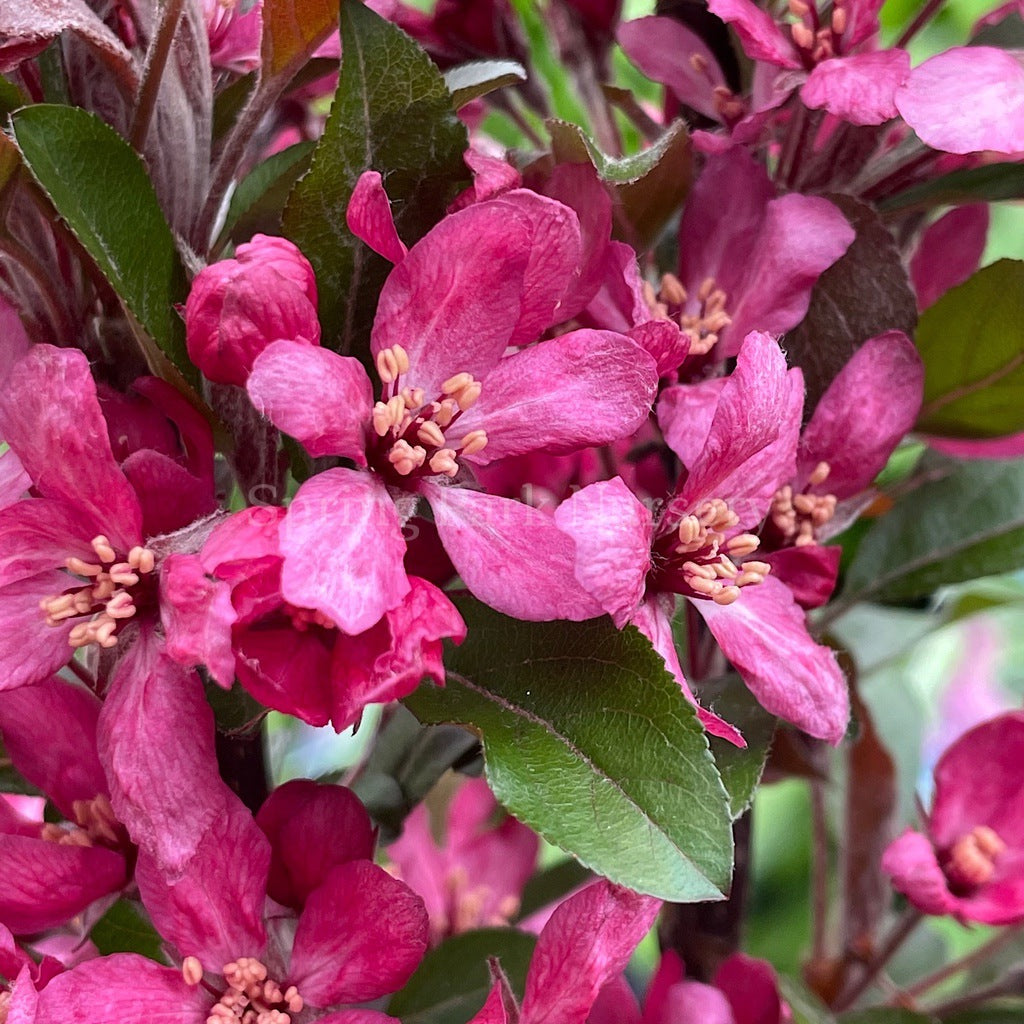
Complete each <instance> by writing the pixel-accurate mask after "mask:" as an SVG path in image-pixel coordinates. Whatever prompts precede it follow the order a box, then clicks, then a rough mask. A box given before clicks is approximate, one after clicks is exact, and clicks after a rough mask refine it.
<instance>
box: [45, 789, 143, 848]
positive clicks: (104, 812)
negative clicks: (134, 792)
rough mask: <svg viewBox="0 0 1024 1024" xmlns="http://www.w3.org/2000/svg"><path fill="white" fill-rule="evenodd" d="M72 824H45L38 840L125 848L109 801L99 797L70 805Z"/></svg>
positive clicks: (123, 836) (71, 844)
mask: <svg viewBox="0 0 1024 1024" xmlns="http://www.w3.org/2000/svg"><path fill="white" fill-rule="evenodd" d="M72 811H73V812H74V815H75V823H74V824H72V823H71V822H67V823H66V824H61V825H57V824H49V823H48V824H46V825H43V827H42V829H41V830H40V833H39V838H40V839H44V840H46V842H48V843H57V844H58V845H59V846H106V847H108V848H110V849H121V848H122V847H124V846H125V845H127V842H128V837H127V834H126V833H125V830H124V826H123V825H122V824H121V822H119V821H118V820H117V816H116V815H115V814H114V808H113V807H111V806H110V800H108V799H107V797H106V796H105V795H104V794H103V793H100V794H98V795H97V796H95V797H93V798H92V799H91V800H76V801H75V802H74V804H72Z"/></svg>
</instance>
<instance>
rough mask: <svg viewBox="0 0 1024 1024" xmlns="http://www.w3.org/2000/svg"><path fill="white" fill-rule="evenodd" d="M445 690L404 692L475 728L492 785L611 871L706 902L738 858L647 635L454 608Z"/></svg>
mask: <svg viewBox="0 0 1024 1024" xmlns="http://www.w3.org/2000/svg"><path fill="white" fill-rule="evenodd" d="M460 610H461V612H462V614H463V617H464V618H465V620H466V624H467V626H468V627H469V637H468V639H467V640H466V642H465V643H464V644H463V645H462V646H461V647H460V648H457V649H453V650H452V651H451V652H450V653H449V655H448V656H447V657H446V665H447V666H448V676H447V679H448V681H447V685H446V687H445V688H444V689H439V688H437V687H434V686H422V687H420V689H419V690H418V691H417V692H416V693H414V694H413V695H412V696H411V697H409V698H407V699H406V703H407V704H408V706H409V707H410V708H411V709H412V711H413V712H414V714H416V716H417V717H418V718H419V719H420V720H421V721H425V722H445V721H453V722H459V723H461V724H465V725H469V726H471V727H473V728H475V729H478V730H479V731H480V733H481V734H482V737H483V744H484V757H485V761H486V771H487V778H488V780H489V782H490V784H491V788H492V790H493V791H494V794H495V796H496V797H497V798H498V799H499V800H500V801H501V802H502V803H503V804H504V805H505V806H506V807H507V808H508V809H509V810H510V811H511V812H512V813H513V814H514V815H515V816H516V817H517V818H519V819H520V820H521V821H523V822H525V823H526V824H527V825H529V826H530V827H531V828H533V829H534V830H535V831H537V832H539V833H540V834H541V835H542V836H544V838H545V839H547V840H548V841H549V842H552V843H554V844H556V845H557V846H560V847H561V848H562V849H564V850H566V851H568V852H569V853H572V854H573V855H574V856H575V857H576V858H577V859H578V860H580V861H581V862H582V863H583V864H585V865H587V866H588V867H590V868H593V870H594V871H596V872H598V873H599V874H601V875H605V876H606V877H608V878H610V879H611V880H612V881H615V882H619V883H621V884H623V885H627V886H629V887H630V888H632V889H636V890H638V891H640V892H645V893H650V894H652V895H655V896H659V897H661V898H663V899H669V900H674V901H676V902H683V903H685V902H695V901H698V900H713V899H717V898H719V897H720V896H721V894H722V892H724V891H725V890H727V888H728V885H729V878H730V874H731V870H732V820H731V817H730V814H729V805H728V795H727V794H726V792H725V788H724V787H723V785H722V781H721V779H720V778H719V775H718V772H717V771H716V769H715V766H714V761H713V759H712V757H711V754H710V751H709V749H708V743H707V738H706V736H705V734H704V731H703V729H702V728H701V726H700V724H699V722H698V721H697V716H696V713H695V711H694V709H693V706H692V705H691V704H690V703H689V702H688V701H687V700H686V698H685V697H684V696H683V694H682V691H681V690H680V689H679V685H678V684H677V683H676V681H675V680H674V679H673V677H672V676H671V675H670V674H669V673H668V672H667V671H666V669H665V664H664V662H663V661H662V659H661V658H660V657H659V656H658V655H657V654H656V653H655V652H654V650H653V648H652V647H651V644H650V641H648V640H647V639H646V638H645V637H643V636H642V635H641V634H640V632H639V631H638V630H636V629H635V628H633V627H629V628H628V629H626V630H623V631H621V632H620V631H619V630H616V629H615V628H614V626H613V625H612V624H611V622H609V621H608V620H607V619H599V620H593V621H590V622H583V623H565V622H555V623H546V622H545V623H533V622H520V621H518V620H515V619H510V618H506V617H505V616H503V615H499V614H497V613H496V612H494V611H491V610H490V609H489V608H486V607H484V606H483V605H480V604H479V603H475V602H474V603H466V604H464V605H462V606H461V607H460Z"/></svg>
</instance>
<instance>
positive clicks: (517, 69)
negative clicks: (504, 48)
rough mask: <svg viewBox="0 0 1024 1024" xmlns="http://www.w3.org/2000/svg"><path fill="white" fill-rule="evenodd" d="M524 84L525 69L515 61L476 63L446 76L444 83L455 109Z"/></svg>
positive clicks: (455, 69)
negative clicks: (490, 94)
mask: <svg viewBox="0 0 1024 1024" xmlns="http://www.w3.org/2000/svg"><path fill="white" fill-rule="evenodd" d="M525 81H526V69H525V68H524V67H523V65H522V64H519V63H517V62H516V61H514V60H474V61H470V63H468V64H459V65H457V66H456V67H454V68H449V69H448V70H447V71H446V72H445V73H444V84H445V85H446V86H447V87H448V91H449V92H450V93H451V94H452V106H453V107H454V108H455V109H456V110H458V109H459V107H464V106H465V105H466V104H467V103H469V101H470V100H475V99H479V98H480V97H481V96H486V95H487V94H488V93H490V92H494V90H495V89H504V88H505V86H507V85H518V84H519V83H520V82H525Z"/></svg>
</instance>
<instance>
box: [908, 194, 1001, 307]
mask: <svg viewBox="0 0 1024 1024" xmlns="http://www.w3.org/2000/svg"><path fill="white" fill-rule="evenodd" d="M988 225H989V208H988V204H987V203H970V204H968V205H967V206H958V207H955V208H954V209H952V210H950V211H949V213H947V214H945V215H944V216H942V217H940V218H939V219H938V220H937V221H935V223H934V224H931V225H930V226H929V227H928V229H927V230H926V231H925V232H924V234H923V235H922V236H921V241H920V242H918V245H917V249H916V250H915V252H914V255H913V257H912V259H911V261H910V277H911V280H912V281H913V282H914V291H916V292H917V308H918V309H927V308H928V307H929V306H930V305H932V303H933V302H936V301H937V300H938V299H940V298H941V297H942V296H943V295H945V293H946V292H948V291H949V289H950V288H955V287H956V286H957V285H958V284H963V282H964V281H966V280H967V278H969V277H970V276H971V274H973V273H974V272H975V271H976V270H977V269H978V264H979V263H980V262H981V257H982V253H984V251H985V241H986V239H987V237H988Z"/></svg>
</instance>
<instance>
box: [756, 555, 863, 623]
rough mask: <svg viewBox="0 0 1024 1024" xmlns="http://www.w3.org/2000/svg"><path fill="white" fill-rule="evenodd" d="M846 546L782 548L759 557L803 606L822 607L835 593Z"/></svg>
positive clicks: (775, 577)
mask: <svg viewBox="0 0 1024 1024" xmlns="http://www.w3.org/2000/svg"><path fill="white" fill-rule="evenodd" d="M842 554H843V549H842V548H841V547H840V546H839V545H838V544H829V545H823V544H805V545H801V546H800V547H790V548H780V549H779V550H778V551H770V552H768V553H765V552H762V551H758V552H757V556H756V557H757V558H758V559H759V560H760V561H762V562H767V563H768V564H769V565H770V566H771V567H772V578H773V579H777V580H780V581H781V582H782V583H785V584H786V586H787V587H788V588H789V590H790V592H791V593H792V595H793V597H794V598H795V599H796V603H797V604H798V605H800V607H801V608H820V607H821V606H822V605H823V604H825V602H826V601H828V599H829V598H830V597H831V596H832V591H833V590H835V588H836V580H837V579H838V576H839V560H840V558H841V557H842Z"/></svg>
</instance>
